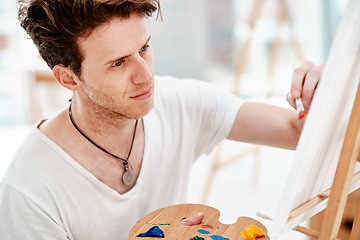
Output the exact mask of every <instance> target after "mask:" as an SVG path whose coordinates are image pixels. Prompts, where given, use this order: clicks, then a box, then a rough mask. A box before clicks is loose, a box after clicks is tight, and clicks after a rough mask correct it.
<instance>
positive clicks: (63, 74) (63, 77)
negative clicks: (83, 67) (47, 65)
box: [53, 64, 81, 91]
mask: <svg viewBox="0 0 360 240" xmlns="http://www.w3.org/2000/svg"><path fill="white" fill-rule="evenodd" d="M53 75H54V77H55V79H56V81H58V82H59V83H60V84H61V86H63V87H65V88H67V89H69V90H72V91H75V90H77V89H79V88H80V87H81V81H80V79H79V78H78V77H77V76H76V75H75V73H74V72H73V71H72V70H71V69H70V68H68V67H65V66H63V65H61V64H58V65H56V66H55V67H54V68H53Z"/></svg>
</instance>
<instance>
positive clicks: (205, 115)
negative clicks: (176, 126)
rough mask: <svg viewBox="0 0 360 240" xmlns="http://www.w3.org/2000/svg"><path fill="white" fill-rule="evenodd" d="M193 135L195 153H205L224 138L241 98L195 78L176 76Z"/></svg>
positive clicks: (232, 122) (198, 154) (229, 128)
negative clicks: (184, 78)
mask: <svg viewBox="0 0 360 240" xmlns="http://www.w3.org/2000/svg"><path fill="white" fill-rule="evenodd" d="M180 82H181V88H183V89H182V90H183V91H182V92H183V93H184V102H185V104H186V109H187V111H188V115H189V118H190V121H191V126H192V130H193V132H194V137H195V138H196V141H195V142H196V148H195V156H196V157H199V156H200V155H202V154H209V153H210V152H211V151H212V150H213V149H214V147H215V146H216V145H217V144H219V142H220V141H222V140H223V139H225V138H226V137H227V136H228V135H229V133H230V130H231V128H232V126H233V124H234V121H235V118H236V116H237V113H238V111H239V108H240V106H241V105H242V103H243V102H244V101H243V100H241V99H240V98H238V97H236V96H235V95H233V94H232V93H230V92H228V91H225V90H222V89H219V88H217V87H215V86H213V85H211V84H209V83H206V82H202V81H197V80H180Z"/></svg>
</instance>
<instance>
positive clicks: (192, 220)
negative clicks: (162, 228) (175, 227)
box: [180, 212, 204, 226]
mask: <svg viewBox="0 0 360 240" xmlns="http://www.w3.org/2000/svg"><path fill="white" fill-rule="evenodd" d="M203 219H204V213H203V212H198V213H196V214H195V215H193V216H191V217H187V218H183V219H181V220H180V222H181V223H182V224H184V225H186V226H193V225H196V224H199V223H201V222H202V220H203Z"/></svg>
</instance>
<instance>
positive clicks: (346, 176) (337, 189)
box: [319, 85, 360, 240]
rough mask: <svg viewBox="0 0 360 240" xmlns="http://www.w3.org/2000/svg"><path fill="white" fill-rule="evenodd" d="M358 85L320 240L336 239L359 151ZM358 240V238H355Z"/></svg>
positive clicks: (359, 100) (359, 101) (359, 107)
mask: <svg viewBox="0 0 360 240" xmlns="http://www.w3.org/2000/svg"><path fill="white" fill-rule="evenodd" d="M359 109H360V85H359V86H358V90H357V94H356V98H355V101H354V105H353V108H352V112H351V117H350V120H349V124H348V127H347V130H346V135H345V140H344V144H343V147H342V150H341V155H340V159H339V164H338V167H337V169H336V173H335V178H334V183H333V186H332V189H331V193H330V198H329V202H328V206H327V208H326V210H325V217H324V221H323V223H322V226H321V232H320V238H319V239H320V240H329V239H334V238H336V237H337V234H338V231H339V228H340V224H341V219H342V216H343V213H344V209H345V204H346V199H347V195H348V193H349V189H350V185H351V178H352V176H353V174H354V169H355V164H356V162H357V160H358V158H359V151H360V112H359ZM357 239H359V238H357Z"/></svg>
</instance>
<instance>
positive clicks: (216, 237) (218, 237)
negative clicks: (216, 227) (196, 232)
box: [210, 235, 229, 240]
mask: <svg viewBox="0 0 360 240" xmlns="http://www.w3.org/2000/svg"><path fill="white" fill-rule="evenodd" d="M210 238H211V239H213V240H229V239H228V238H224V237H222V236H219V235H212V236H210Z"/></svg>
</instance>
